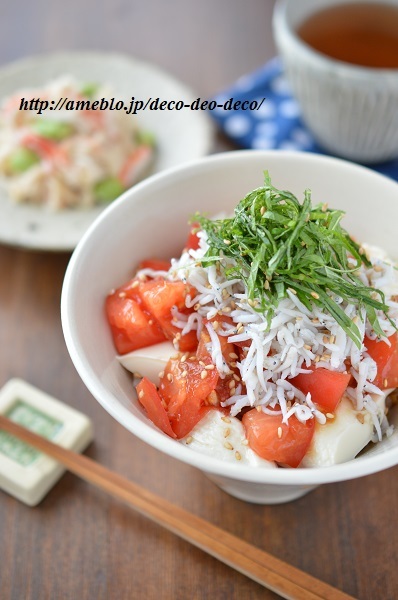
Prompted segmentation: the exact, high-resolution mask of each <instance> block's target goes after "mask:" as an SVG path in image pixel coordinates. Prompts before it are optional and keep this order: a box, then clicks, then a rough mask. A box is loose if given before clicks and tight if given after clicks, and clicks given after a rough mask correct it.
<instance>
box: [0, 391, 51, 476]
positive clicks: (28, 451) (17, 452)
mask: <svg viewBox="0 0 398 600" xmlns="http://www.w3.org/2000/svg"><path fill="white" fill-rule="evenodd" d="M5 416H6V417H8V418H9V419H10V420H11V421H14V422H15V423H18V424H19V425H22V426H23V427H26V429H30V431H33V432H34V433H37V434H38V435H41V436H43V437H45V438H47V439H48V440H52V439H53V438H54V436H55V435H56V434H57V433H58V431H59V430H60V429H61V427H62V422H61V421H58V420H57V419H54V418H53V417H49V416H48V415H46V414H45V413H43V412H41V411H40V410H37V408H34V407H33V406H31V405H30V404H27V403H26V402H23V401H22V400H17V401H16V402H15V403H14V404H13V405H12V406H11V408H9V409H8V411H7V412H6V413H5ZM0 452H1V453H2V454H4V455H5V456H7V457H8V458H11V459H12V460H15V462H17V463H18V464H20V465H22V466H23V467H27V466H28V465H31V464H32V463H33V462H34V461H35V460H37V459H38V458H39V457H40V456H43V454H42V453H41V452H39V451H38V450H36V449H35V448H33V447H32V446H29V444H26V443H25V442H21V441H20V440H19V439H18V438H16V437H14V436H13V435H10V434H9V433H7V432H6V431H0Z"/></svg>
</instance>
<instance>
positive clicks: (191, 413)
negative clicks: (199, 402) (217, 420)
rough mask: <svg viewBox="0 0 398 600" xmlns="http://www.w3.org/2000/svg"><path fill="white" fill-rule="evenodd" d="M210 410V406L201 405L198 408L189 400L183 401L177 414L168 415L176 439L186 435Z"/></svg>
mask: <svg viewBox="0 0 398 600" xmlns="http://www.w3.org/2000/svg"><path fill="white" fill-rule="evenodd" d="M210 410H214V408H212V407H211V406H201V407H200V408H198V407H197V406H195V404H193V403H191V402H185V403H184V404H183V405H182V406H181V408H180V410H179V411H178V414H176V415H175V416H170V423H171V427H172V429H173V432H174V433H175V435H176V437H177V439H179V440H180V439H181V438H183V437H185V436H186V435H188V434H189V433H190V432H191V431H192V429H193V428H194V427H195V425H197V424H198V423H199V421H201V420H202V419H203V417H204V416H205V415H207V413H208V412H209V411H210Z"/></svg>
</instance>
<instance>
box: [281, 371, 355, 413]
mask: <svg viewBox="0 0 398 600" xmlns="http://www.w3.org/2000/svg"><path fill="white" fill-rule="evenodd" d="M350 379H351V375H350V374H349V373H337V372H336V371H329V370H328V369H323V368H322V367H319V368H318V369H313V370H312V373H308V374H307V373H300V374H299V375H297V376H296V377H294V378H293V379H290V380H289V381H290V383H291V384H292V385H294V386H295V387H296V388H297V389H299V390H300V391H301V392H303V394H308V392H309V393H310V394H311V399H312V401H313V402H315V403H316V404H318V406H319V407H320V408H321V409H323V410H325V411H327V412H334V411H335V410H336V407H337V405H338V404H339V402H340V400H341V398H342V397H343V394H344V392H345V391H346V389H347V387H348V384H349V383H350Z"/></svg>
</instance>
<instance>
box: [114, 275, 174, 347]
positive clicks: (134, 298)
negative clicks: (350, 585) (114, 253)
mask: <svg viewBox="0 0 398 600" xmlns="http://www.w3.org/2000/svg"><path fill="white" fill-rule="evenodd" d="M133 285H134V280H133V281H131V282H129V283H128V284H126V285H125V286H123V287H121V288H119V289H117V290H116V291H115V292H113V293H112V294H109V296H108V297H107V299H106V302H105V310H106V315H107V317H108V322H109V325H110V327H111V331H112V335H113V341H114V344H115V346H116V350H117V351H118V353H119V354H126V353H127V352H132V351H133V350H138V349H139V348H145V347H146V346H152V345H153V344H159V343H160V342H164V341H165V340H166V337H165V335H164V333H163V331H162V329H161V328H160V327H159V324H158V323H157V322H156V320H155V319H153V317H151V315H150V314H149V313H148V312H146V311H145V309H144V308H143V307H142V306H140V297H139V295H138V292H137V290H138V287H132V286H133Z"/></svg>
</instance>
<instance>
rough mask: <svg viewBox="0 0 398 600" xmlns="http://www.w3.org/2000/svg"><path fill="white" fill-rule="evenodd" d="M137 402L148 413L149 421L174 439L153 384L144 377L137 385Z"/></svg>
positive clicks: (164, 410)
mask: <svg viewBox="0 0 398 600" xmlns="http://www.w3.org/2000/svg"><path fill="white" fill-rule="evenodd" d="M137 394H138V400H139V401H140V402H141V404H142V406H143V407H144V408H145V410H146V412H147V413H148V417H149V418H150V419H151V421H152V423H154V424H155V425H156V426H157V427H159V429H161V430H162V431H164V433H167V435H169V436H170V437H173V438H175V437H176V435H175V433H174V432H173V430H172V428H171V426H170V421H169V417H168V416H167V412H166V409H165V408H164V406H163V404H162V399H161V398H160V396H159V394H158V392H157V389H156V387H155V386H154V384H153V383H152V382H151V381H149V379H147V378H146V377H144V378H143V379H142V380H141V381H140V383H139V384H138V385H137Z"/></svg>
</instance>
